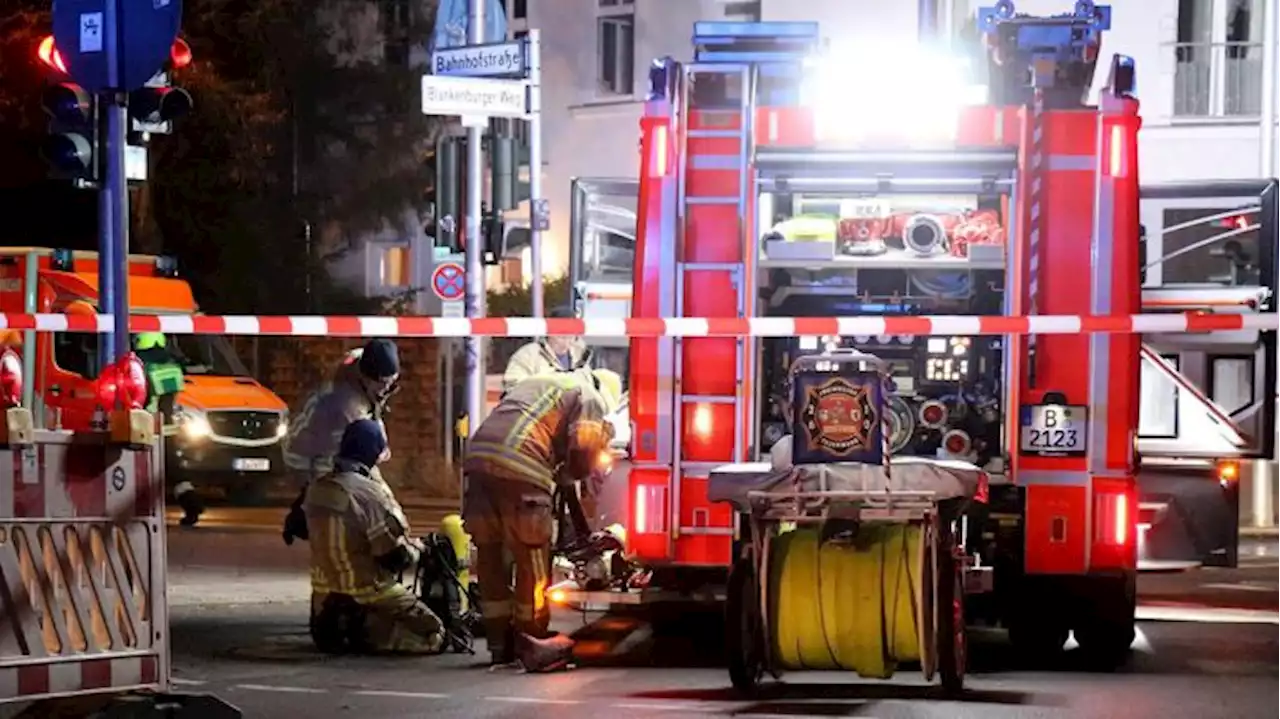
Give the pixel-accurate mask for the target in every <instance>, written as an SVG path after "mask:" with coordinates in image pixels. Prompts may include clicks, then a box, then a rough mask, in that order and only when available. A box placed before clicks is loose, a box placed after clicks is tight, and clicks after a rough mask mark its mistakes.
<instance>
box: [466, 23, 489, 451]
mask: <svg viewBox="0 0 1280 719" xmlns="http://www.w3.org/2000/svg"><path fill="white" fill-rule="evenodd" d="M467 14H468V17H467V28H468V40H469V41H470V43H471V44H472V45H482V44H484V0H470V6H469V8H468V13H467ZM486 124H488V123H487V120H486V122H484V123H473V126H472V127H469V128H467V283H466V297H465V299H466V310H467V317H470V318H474V317H483V316H484V314H485V306H484V305H485V296H484V291H485V283H484V264H483V262H482V259H483V258H482V254H483V252H484V237H483V235H482V234H481V230H480V200H481V198H482V197H483V194H484V154H483V153H484V148H483V145H482V143H483V142H484V125H486ZM484 349H485V343H484V339H483V338H481V337H475V336H472V337H468V338H467V430H468V432H469V433H471V434H474V433H475V431H476V429H477V428H478V427H479V426H480V420H481V419H482V418H483V413H484V399H485V381H484V374H485V371H484V360H485V357H484Z"/></svg>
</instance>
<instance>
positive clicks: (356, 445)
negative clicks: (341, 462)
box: [338, 419, 387, 467]
mask: <svg viewBox="0 0 1280 719" xmlns="http://www.w3.org/2000/svg"><path fill="white" fill-rule="evenodd" d="M386 448H387V436H386V434H384V433H383V431H382V425H380V424H378V423H377V422H374V421H373V420H371V419H358V420H356V421H354V422H352V423H351V424H349V425H347V429H346V430H345V431H344V432H343V433H342V443H341V444H339V445H338V456H339V457H341V458H342V459H347V460H351V461H353V462H359V463H360V464H363V465H364V466H366V467H373V466H374V465H376V464H377V463H378V458H379V457H381V456H382V453H383V451H385V450H386Z"/></svg>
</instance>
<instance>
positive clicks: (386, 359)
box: [283, 339, 400, 544]
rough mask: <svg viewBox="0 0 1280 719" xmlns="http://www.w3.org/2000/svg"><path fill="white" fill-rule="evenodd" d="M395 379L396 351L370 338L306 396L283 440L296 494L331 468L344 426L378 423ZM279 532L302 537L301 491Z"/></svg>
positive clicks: (287, 540)
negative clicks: (324, 384)
mask: <svg viewBox="0 0 1280 719" xmlns="http://www.w3.org/2000/svg"><path fill="white" fill-rule="evenodd" d="M399 379H400V354H399V350H397V348H396V345H395V343H394V342H392V341H391V340H388V339H374V340H370V341H369V343H368V344H366V345H365V346H364V348H363V349H360V350H356V351H354V352H350V353H348V355H347V357H346V359H345V360H344V361H343V363H342V365H341V366H340V367H339V368H338V371H337V373H336V374H335V375H334V378H333V382H332V383H331V384H330V385H329V386H328V387H326V388H325V389H323V390H322V391H320V392H317V393H315V394H314V395H312V396H311V398H310V399H308V400H307V403H306V405H305V406H304V407H303V408H302V411H301V412H299V413H298V415H297V417H296V418H295V419H294V421H293V422H292V423H290V425H289V434H288V435H287V436H286V437H285V440H284V463H285V465H286V466H288V467H289V469H290V470H291V471H292V472H293V474H294V479H295V481H296V483H297V484H298V485H299V489H300V490H301V491H302V492H305V491H306V487H307V485H308V484H310V483H311V481H312V480H314V479H315V478H317V477H319V476H321V475H324V474H326V473H328V472H329V471H330V470H332V469H333V458H334V455H336V454H337V451H338V442H339V440H340V439H341V437H342V433H343V431H344V429H345V428H346V427H347V425H349V424H351V423H352V422H354V421H356V420H358V419H372V420H374V421H375V422H378V423H379V424H380V425H381V423H382V413H383V411H384V409H385V407H386V403H387V401H388V400H389V399H391V396H392V395H393V394H395V392H396V389H397V388H398V382H399ZM373 471H374V472H375V473H376V472H377V468H376V467H375V468H374V470H373ZM283 536H284V541H285V543H286V544H293V540H294V539H303V540H305V539H307V523H306V517H305V516H304V515H303V512H302V494H299V495H298V498H297V499H296V500H295V501H294V503H293V506H292V507H290V509H289V514H288V515H287V516H286V517H285V521H284V531H283Z"/></svg>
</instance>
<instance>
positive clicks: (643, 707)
mask: <svg viewBox="0 0 1280 719" xmlns="http://www.w3.org/2000/svg"><path fill="white" fill-rule="evenodd" d="M613 708H614V709H633V710H636V711H642V712H647V711H661V712H705V711H706V710H707V707H705V706H698V705H696V704H614V705H613ZM753 716H754V715H753Z"/></svg>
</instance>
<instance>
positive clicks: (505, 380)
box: [502, 309, 591, 393]
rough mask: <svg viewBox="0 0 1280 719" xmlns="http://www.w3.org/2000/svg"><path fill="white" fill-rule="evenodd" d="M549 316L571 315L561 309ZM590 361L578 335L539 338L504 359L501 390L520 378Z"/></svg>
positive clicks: (567, 368)
mask: <svg viewBox="0 0 1280 719" xmlns="http://www.w3.org/2000/svg"><path fill="white" fill-rule="evenodd" d="M551 316H552V317H572V316H573V313H571V312H569V311H568V310H564V309H557V310H553V311H552V312H551ZM590 364H591V353H590V351H589V350H588V349H587V346H586V345H585V344H584V343H583V342H582V338H581V337H568V336H553V337H540V338H538V339H536V340H534V341H532V342H529V343H528V344H526V345H524V346H522V347H521V348H520V349H518V350H516V351H515V354H513V355H511V359H509V360H507V368H506V370H505V371H504V372H503V374H502V391H503V392H504V393H506V392H510V391H511V388H512V387H515V386H516V385H517V384H519V383H520V382H521V381H522V380H526V379H528V378H530V377H536V376H538V375H543V374H550V373H552V372H571V371H573V370H577V369H581V368H582V367H586V366H588V365H590Z"/></svg>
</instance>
